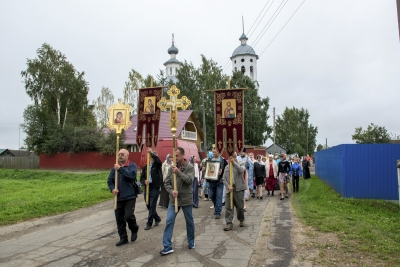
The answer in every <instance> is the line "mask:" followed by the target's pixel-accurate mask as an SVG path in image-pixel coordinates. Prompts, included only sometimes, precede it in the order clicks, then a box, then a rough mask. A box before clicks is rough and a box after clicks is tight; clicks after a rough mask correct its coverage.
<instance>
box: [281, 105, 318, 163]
mask: <svg viewBox="0 0 400 267" xmlns="http://www.w3.org/2000/svg"><path fill="white" fill-rule="evenodd" d="M309 118H310V114H309V113H308V110H306V109H304V108H301V109H297V108H295V107H293V108H288V107H286V108H285V111H284V112H283V114H281V115H278V116H277V119H276V125H275V130H276V142H277V143H278V144H279V145H281V146H283V147H285V148H286V149H288V153H289V154H290V153H298V154H299V155H300V156H304V155H305V154H306V153H307V140H308V153H309V154H313V152H314V150H315V147H316V143H317V140H316V139H317V133H318V128H317V127H314V126H313V125H312V124H310V123H309ZM307 128H308V129H307ZM296 144H297V145H298V146H300V147H301V148H302V151H304V152H303V153H304V154H300V152H299V151H296V150H295V147H296Z"/></svg>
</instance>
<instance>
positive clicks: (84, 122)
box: [21, 44, 96, 154]
mask: <svg viewBox="0 0 400 267" xmlns="http://www.w3.org/2000/svg"><path fill="white" fill-rule="evenodd" d="M21 75H22V77H23V78H24V82H25V89H26V93H27V94H28V95H29V96H30V97H31V99H32V100H33V101H34V104H32V105H28V107H27V108H26V109H25V110H24V123H23V124H22V125H21V126H22V128H23V130H24V132H25V133H26V134H27V137H26V139H25V143H26V145H27V146H28V149H29V150H34V151H35V153H37V154H41V153H46V154H53V153H56V152H63V151H60V150H59V149H60V145H61V144H60V142H62V141H64V142H65V140H63V139H64V138H67V137H70V136H69V135H70V128H73V129H76V128H77V127H78V128H81V127H93V128H94V127H95V126H96V120H95V117H94V114H93V106H91V105H88V100H87V94H88V92H89V88H88V84H87V82H86V81H85V80H84V72H78V71H76V70H75V68H74V67H73V65H72V64H71V63H70V62H68V61H67V58H66V56H65V55H63V54H62V53H61V52H60V51H57V50H55V49H53V48H52V47H51V46H49V45H48V44H43V45H42V47H40V48H39V49H38V50H37V58H35V59H28V60H27V69H26V70H24V71H22V72H21ZM82 141H85V142H86V140H82ZM77 143H79V142H76V143H75V145H76V144H77ZM82 146H83V147H87V145H85V144H82ZM77 147H80V145H78V146H77ZM85 149H86V148H85ZM70 150H72V151H73V150H74V149H70Z"/></svg>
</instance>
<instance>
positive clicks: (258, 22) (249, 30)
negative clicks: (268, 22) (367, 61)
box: [247, 0, 275, 38]
mask: <svg viewBox="0 0 400 267" xmlns="http://www.w3.org/2000/svg"><path fill="white" fill-rule="evenodd" d="M269 1H270V0H268V2H267V3H266V4H265V6H264V8H263V9H262V10H261V12H260V14H259V15H258V17H257V18H256V20H255V21H254V23H253V25H252V26H251V28H250V30H249V31H248V32H247V34H248V35H249V38H250V36H251V35H252V34H253V33H254V31H255V30H256V29H257V27H258V25H259V24H260V22H261V21H262V20H263V18H264V17H265V15H266V14H267V12H268V10H269V9H270V8H271V6H272V4H273V3H274V1H275V0H272V3H271V5H270V6H269V7H268V9H267V11H265V13H264V15H263V16H262V18H261V19H260V21H259V22H258V24H257V26H256V27H255V28H254V30H253V32H252V33H251V34H249V32H250V31H251V29H252V28H253V26H254V24H255V23H256V22H257V20H258V18H259V17H260V15H261V13H262V12H263V10H264V9H265V7H266V6H267V5H268V3H269Z"/></svg>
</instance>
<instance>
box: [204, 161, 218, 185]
mask: <svg viewBox="0 0 400 267" xmlns="http://www.w3.org/2000/svg"><path fill="white" fill-rule="evenodd" d="M220 164H221V162H219V161H211V160H207V161H206V173H205V175H204V179H207V180H213V181H216V180H218V171H219V167H220Z"/></svg>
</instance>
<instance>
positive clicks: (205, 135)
mask: <svg viewBox="0 0 400 267" xmlns="http://www.w3.org/2000/svg"><path fill="white" fill-rule="evenodd" d="M201 96H202V102H203V103H202V104H203V135H204V145H203V149H204V152H207V132H206V114H205V112H204V91H203V92H202V93H201Z"/></svg>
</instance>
